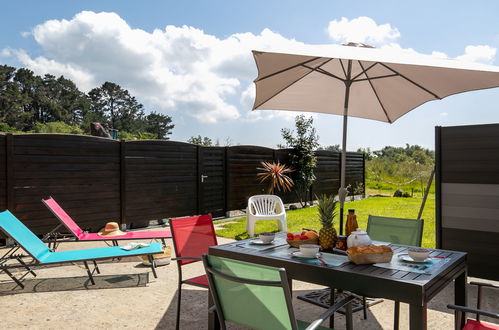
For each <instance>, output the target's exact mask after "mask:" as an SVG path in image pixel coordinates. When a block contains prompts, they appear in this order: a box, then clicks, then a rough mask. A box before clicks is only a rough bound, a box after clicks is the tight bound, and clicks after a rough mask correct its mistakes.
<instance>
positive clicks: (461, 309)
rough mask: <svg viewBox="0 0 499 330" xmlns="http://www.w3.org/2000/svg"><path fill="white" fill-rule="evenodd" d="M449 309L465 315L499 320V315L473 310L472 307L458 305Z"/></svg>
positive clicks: (448, 306)
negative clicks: (476, 315) (469, 314)
mask: <svg viewBox="0 0 499 330" xmlns="http://www.w3.org/2000/svg"><path fill="white" fill-rule="evenodd" d="M447 308H450V309H453V310H455V311H457V312H464V313H471V314H479V315H483V316H487V317H492V318H495V319H499V313H493V312H489V311H484V310H482V309H476V308H471V307H465V306H458V305H447Z"/></svg>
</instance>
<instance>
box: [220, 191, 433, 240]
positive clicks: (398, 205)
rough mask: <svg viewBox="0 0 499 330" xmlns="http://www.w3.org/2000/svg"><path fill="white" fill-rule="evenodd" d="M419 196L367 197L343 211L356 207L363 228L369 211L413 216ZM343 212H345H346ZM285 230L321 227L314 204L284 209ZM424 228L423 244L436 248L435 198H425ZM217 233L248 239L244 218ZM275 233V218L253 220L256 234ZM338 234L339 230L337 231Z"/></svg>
mask: <svg viewBox="0 0 499 330" xmlns="http://www.w3.org/2000/svg"><path fill="white" fill-rule="evenodd" d="M421 201H422V199H421V198H394V197H369V198H366V199H363V200H360V201H354V202H346V203H345V210H347V209H355V214H357V221H358V223H359V226H360V227H361V228H362V229H364V230H365V229H366V227H367V217H368V215H369V214H372V215H380V216H388V217H396V218H409V219H410V218H412V219H415V218H416V217H417V216H418V212H419V207H420V206H421ZM345 213H346V212H345ZM286 214H287V220H288V231H295V232H298V231H301V230H302V229H303V228H307V229H316V230H318V229H320V227H321V225H320V223H319V219H318V216H317V207H315V206H313V207H308V208H305V209H298V210H294V211H287V212H286ZM423 219H424V220H425V222H424V230H423V246H424V247H429V248H434V247H435V200H434V199H432V198H428V200H427V202H426V206H425V209H424V211H423ZM338 222H339V220H338V217H337V218H336V219H335V227H336V230H338ZM218 227H220V228H221V229H218V230H217V231H216V232H217V235H219V236H222V237H227V238H235V239H237V240H240V239H246V238H248V234H247V233H246V217H242V218H237V219H231V220H230V222H228V223H225V224H224V223H220V224H219V225H218ZM266 231H271V232H276V231H277V221H274V220H263V221H258V222H257V223H256V228H255V233H256V235H257V234H258V233H261V232H266ZM338 233H339V230H338Z"/></svg>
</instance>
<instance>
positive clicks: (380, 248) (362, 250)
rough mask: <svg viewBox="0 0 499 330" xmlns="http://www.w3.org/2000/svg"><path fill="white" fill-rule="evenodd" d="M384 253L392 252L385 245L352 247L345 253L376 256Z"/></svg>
mask: <svg viewBox="0 0 499 330" xmlns="http://www.w3.org/2000/svg"><path fill="white" fill-rule="evenodd" d="M385 252H392V249H391V248H390V247H389V246H387V245H365V246H353V247H351V248H348V250H347V253H348V254H350V255H359V254H376V253H385Z"/></svg>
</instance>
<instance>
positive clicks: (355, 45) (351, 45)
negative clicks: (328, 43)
mask: <svg viewBox="0 0 499 330" xmlns="http://www.w3.org/2000/svg"><path fill="white" fill-rule="evenodd" d="M341 45H342V46H350V47H362V48H376V47H374V46H371V45H366V44H363V43H362V42H347V43H346V44H341Z"/></svg>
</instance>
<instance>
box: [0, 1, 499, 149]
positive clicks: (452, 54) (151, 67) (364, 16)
mask: <svg viewBox="0 0 499 330" xmlns="http://www.w3.org/2000/svg"><path fill="white" fill-rule="evenodd" d="M2 11H3V15H2V16H3V19H2V20H0V30H1V31H2V33H1V34H0V64H8V65H12V66H16V67H28V68H30V69H32V70H33V71H35V72H36V73H37V74H45V73H52V74H55V75H61V74H62V75H64V76H66V77H69V78H70V79H72V80H73V81H75V82H76V83H77V84H78V86H79V87H80V88H81V89H82V90H86V91H88V90H89V89H91V88H93V87H97V86H99V85H100V84H102V83H103V82H104V81H106V80H107V81H113V82H116V83H118V84H120V85H122V86H123V87H124V88H127V89H128V90H130V91H131V92H132V94H133V95H135V96H137V98H138V99H139V101H140V102H141V103H143V104H144V105H145V106H146V109H148V110H155V111H160V112H164V113H167V114H169V115H171V116H172V117H173V120H174V123H175V125H176V127H175V129H174V131H173V136H172V139H173V140H178V141H185V140H187V139H188V138H189V137H190V136H193V135H198V134H200V135H203V136H208V137H210V138H212V139H213V140H216V139H219V140H220V142H221V143H223V142H224V141H225V140H226V139H227V138H230V140H231V142H232V143H237V144H255V145H263V146H269V147H275V146H276V144H278V143H282V138H281V136H280V132H279V130H280V128H283V127H292V125H293V121H292V118H293V117H294V115H295V113H289V112H279V111H272V112H270V111H265V112H262V111H258V113H257V111H254V112H253V113H250V109H251V105H252V101H253V100H252V98H253V95H254V94H253V93H254V91H253V87H252V80H253V79H254V78H255V77H256V67H255V65H254V62H253V60H252V57H251V54H250V50H251V49H255V48H256V49H261V50H265V49H278V46H279V45H280V44H281V45H289V44H293V43H298V42H299V43H305V44H328V43H333V44H337V43H342V42H345V41H347V40H349V41H364V42H366V43H371V44H374V45H375V46H377V47H383V46H390V47H400V48H410V49H413V50H414V51H416V52H419V53H423V54H439V55H440V56H447V57H449V58H456V57H463V58H464V59H466V60H471V61H477V62H482V63H487V64H493V65H499V59H498V58H499V55H498V54H497V48H499V20H497V17H496V14H497V13H498V12H499V2H497V1H479V2H470V1H403V2H402V1H383V0H379V1H313V0H312V1H307V2H303V1H272V0H267V1H221V0H218V1H140V2H139V1H123V0H121V1H88V0H87V1H80V2H76V1H57V0H52V1H22V2H15V1H10V2H4V3H3V4H2ZM352 38H357V39H360V40H352ZM272 47H274V48H272ZM441 53H443V54H445V55H442V54H441ZM314 118H315V119H314V121H315V126H316V127H317V131H318V134H319V136H320V143H321V144H322V145H331V144H340V143H341V127H342V126H341V125H342V122H341V118H340V117H338V116H328V115H314ZM494 122H499V89H491V90H485V91H477V92H471V93H465V94H460V95H455V96H451V97H449V98H446V99H444V100H442V101H437V102H430V103H427V104H425V105H423V106H421V107H419V108H418V109H416V110H413V111H412V112H410V113H409V114H407V115H405V116H404V117H402V118H401V119H399V120H398V121H396V122H395V123H394V124H392V125H389V124H385V123H379V122H374V121H369V120H363V119H351V120H350V121H349V137H348V149H349V150H355V149H357V148H359V147H371V148H373V149H379V148H381V147H383V146H385V145H395V146H403V145H405V143H409V144H420V145H423V146H426V147H429V148H433V147H434V127H435V125H442V126H452V125H465V124H481V123H494Z"/></svg>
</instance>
